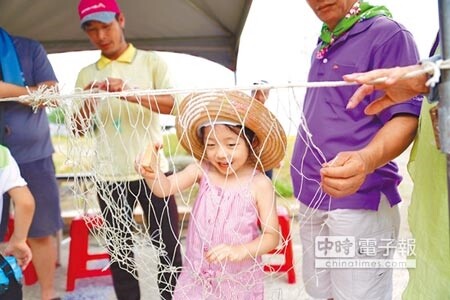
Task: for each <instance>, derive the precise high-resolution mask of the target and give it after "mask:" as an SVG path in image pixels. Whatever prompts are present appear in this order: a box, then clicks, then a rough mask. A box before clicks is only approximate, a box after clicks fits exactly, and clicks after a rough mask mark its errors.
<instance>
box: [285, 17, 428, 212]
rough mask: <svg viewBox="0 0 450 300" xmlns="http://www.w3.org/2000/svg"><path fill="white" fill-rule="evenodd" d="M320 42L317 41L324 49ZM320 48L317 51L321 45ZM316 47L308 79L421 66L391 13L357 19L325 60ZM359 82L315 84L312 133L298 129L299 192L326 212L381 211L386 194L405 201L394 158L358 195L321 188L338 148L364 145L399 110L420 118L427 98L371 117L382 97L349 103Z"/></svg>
mask: <svg viewBox="0 0 450 300" xmlns="http://www.w3.org/2000/svg"><path fill="white" fill-rule="evenodd" d="M319 46H320V45H318V48H319ZM318 48H317V49H318ZM317 49H316V50H315V51H314V54H313V57H312V62H311V69H310V72H309V77H308V80H309V81H340V80H342V76H343V75H345V74H349V73H354V72H366V71H369V70H373V69H379V68H389V67H394V66H405V65H413V64H416V63H417V62H418V60H419V56H418V52H417V48H416V45H415V43H414V41H413V38H412V35H411V34H410V33H409V32H408V31H407V30H406V29H405V28H404V27H402V26H401V25H399V24H398V23H396V22H395V21H393V20H391V19H389V18H386V17H374V18H371V19H368V20H365V21H363V22H360V23H356V24H355V25H354V26H353V27H352V28H351V29H350V30H349V31H348V32H347V33H345V34H344V35H343V36H341V37H340V38H339V39H338V40H337V41H336V42H335V43H334V44H332V46H331V47H330V48H329V51H328V53H327V55H326V58H324V59H321V60H319V59H316V57H315V53H316V51H317ZM356 89H357V86H345V87H333V88H311V89H308V90H307V92H306V95H305V102H304V111H303V112H304V116H305V122H306V126H307V128H308V129H309V131H310V133H311V135H307V134H306V133H305V131H304V129H303V127H302V126H300V127H299V130H298V136H297V140H296V143H295V147H294V153H293V156H292V163H291V176H292V181H293V185H294V193H295V195H296V197H297V199H299V200H300V201H301V202H302V203H304V204H306V205H309V206H311V207H316V208H319V209H323V210H328V209H337V208H352V209H371V210H377V209H378V205H379V202H380V196H381V193H384V194H385V195H386V196H387V198H388V200H389V201H390V203H391V205H394V204H396V203H398V202H400V201H401V199H400V195H399V193H398V191H397V185H398V184H399V183H400V181H401V176H400V175H399V174H398V167H397V166H396V164H395V163H394V162H389V163H388V164H386V165H385V166H383V167H381V168H379V169H377V170H376V171H375V172H374V173H372V174H369V175H368V176H367V178H366V181H365V182H364V184H363V185H362V186H361V188H360V189H359V191H357V192H356V193H355V194H353V195H350V196H347V197H343V198H339V199H336V200H334V199H333V198H331V197H330V196H329V195H327V194H325V193H324V192H323V191H322V189H321V188H320V173H319V171H320V169H321V165H322V164H323V163H324V162H326V161H331V160H332V159H333V158H334V157H335V156H336V155H337V154H338V153H339V152H342V151H354V150H359V149H361V148H363V147H365V146H366V145H367V144H368V143H369V142H370V141H371V140H372V139H373V137H374V135H375V134H376V133H377V132H378V130H379V129H380V128H381V127H383V126H384V124H385V123H386V122H388V121H389V120H390V119H391V118H392V117H394V116H395V115H396V114H399V113H401V114H411V115H414V116H418V115H419V113H420V106H421V100H422V97H416V98H413V99H412V100H410V101H409V102H405V103H402V104H398V105H395V106H392V107H390V108H388V109H386V110H384V111H383V112H382V113H380V114H379V115H376V116H366V115H365V114H364V108H365V107H366V106H367V104H368V103H370V102H372V101H373V100H375V99H376V98H378V97H380V95H381V94H380V93H375V94H373V95H371V96H368V97H366V98H365V99H364V101H363V102H362V103H361V104H359V106H358V107H357V108H355V109H351V110H347V109H346V105H347V103H348V100H349V99H350V97H351V96H352V94H353V93H354V92H355V90H356Z"/></svg>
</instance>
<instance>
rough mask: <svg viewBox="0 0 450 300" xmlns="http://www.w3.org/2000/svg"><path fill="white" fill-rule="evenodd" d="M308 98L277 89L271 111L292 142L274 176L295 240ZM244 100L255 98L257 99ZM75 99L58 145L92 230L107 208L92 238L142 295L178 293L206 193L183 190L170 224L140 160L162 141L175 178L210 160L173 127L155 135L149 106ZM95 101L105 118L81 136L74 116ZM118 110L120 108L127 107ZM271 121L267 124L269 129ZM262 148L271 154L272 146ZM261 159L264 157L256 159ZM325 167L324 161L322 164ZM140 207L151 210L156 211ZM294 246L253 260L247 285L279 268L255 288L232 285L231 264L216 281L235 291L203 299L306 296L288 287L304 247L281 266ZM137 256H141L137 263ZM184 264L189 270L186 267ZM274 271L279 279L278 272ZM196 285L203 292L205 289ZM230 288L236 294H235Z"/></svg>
mask: <svg viewBox="0 0 450 300" xmlns="http://www.w3.org/2000/svg"><path fill="white" fill-rule="evenodd" d="M303 90H304V89H301V88H294V87H289V88H275V89H272V90H271V96H270V99H271V100H270V101H269V102H268V103H267V105H268V106H269V110H270V111H271V112H272V113H273V114H274V115H276V116H277V117H278V120H280V122H281V123H282V126H283V128H284V129H285V132H286V134H287V136H288V147H287V150H286V156H285V158H284V161H282V162H281V164H280V166H279V168H275V169H274V170H273V184H274V186H275V190H276V201H277V203H278V207H279V212H280V214H283V215H284V214H285V215H290V217H289V218H287V220H288V222H289V225H290V228H291V235H290V236H289V239H298V234H297V233H296V232H297V230H298V222H299V221H300V222H301V220H299V219H298V214H297V201H296V200H295V199H294V198H293V195H292V187H291V181H290V176H289V168H290V155H291V151H292V146H293V141H294V140H295V135H294V134H295V132H296V131H297V127H298V125H299V124H298V118H297V117H296V116H299V115H301V114H300V111H301V100H300V99H303ZM204 92H206V94H207V95H210V96H211V95H214V94H217V93H223V92H222V91H217V90H213V89H212V90H211V91H204ZM244 92H246V93H247V94H250V91H244ZM141 94H142V92H141ZM75 95H76V96H74V97H73V98H69V97H67V98H65V99H63V100H62V101H60V103H59V106H58V108H57V110H58V113H56V115H57V116H58V118H57V119H58V120H57V121H56V122H57V123H60V125H59V126H58V129H57V130H56V135H57V136H58V139H54V140H57V141H58V142H56V143H55V148H56V149H57V152H58V153H59V155H61V157H63V159H62V160H63V161H62V165H63V168H64V169H65V172H70V173H71V174H73V196H74V197H73V199H75V200H74V201H73V202H74V205H75V209H76V210H77V212H78V214H79V215H80V216H83V217H84V218H85V220H86V222H92V221H93V220H94V222H97V221H96V220H97V219H93V218H91V217H92V216H93V215H101V213H100V207H99V203H101V205H102V206H103V222H100V223H98V222H97V223H96V224H95V226H94V230H92V235H93V236H94V237H95V238H96V240H97V241H99V242H100V244H101V245H103V246H105V247H106V248H107V249H108V252H109V254H110V256H111V263H112V262H117V263H118V264H119V266H120V267H121V268H122V269H125V270H127V271H128V272H130V273H131V274H133V275H134V276H135V277H136V278H138V279H139V282H140V285H141V291H143V290H145V291H146V293H148V294H151V295H157V294H158V293H160V292H162V291H163V290H164V289H165V290H167V291H173V289H174V285H175V283H176V282H175V281H174V278H175V277H176V276H178V274H179V273H180V271H181V270H182V268H185V267H188V264H189V263H190V262H189V259H187V258H186V255H185V254H186V233H187V227H188V224H189V222H191V224H195V223H196V221H197V220H196V219H195V216H194V215H192V214H191V212H192V207H193V205H194V202H195V199H196V196H197V192H198V185H193V186H192V187H190V188H188V189H186V190H184V191H181V190H179V191H178V192H177V193H176V194H175V199H176V200H175V201H176V204H177V206H178V222H176V223H175V222H170V221H168V220H169V219H170V218H169V216H168V215H169V214H170V213H173V211H172V210H173V209H172V208H171V207H170V201H163V200H159V201H158V202H155V201H154V200H153V201H152V200H150V198H151V192H150V190H149V189H148V187H147V186H146V185H145V184H144V183H143V181H139V175H138V174H137V173H136V171H135V170H134V159H135V157H136V155H138V154H139V153H142V152H143V151H145V149H146V146H147V144H148V142H149V141H152V140H153V141H152V142H154V139H155V138H156V139H160V140H159V141H158V142H162V144H163V153H164V157H165V159H166V161H167V165H166V166H167V167H168V169H167V170H166V171H168V172H177V171H179V170H182V169H183V168H184V167H186V165H188V164H190V163H197V164H199V165H200V164H201V163H202V161H203V159H204V157H202V158H201V159H200V160H195V159H194V158H192V156H191V155H189V154H188V153H187V152H186V150H185V149H184V148H183V147H182V146H181V144H180V142H179V140H178V138H177V136H176V133H175V129H174V128H173V127H168V128H163V129H162V135H161V136H158V135H154V134H153V133H152V132H151V130H152V128H151V126H150V125H149V123H151V122H154V121H155V120H154V119H152V120H148V119H146V114H147V113H148V112H147V110H148V109H147V108H144V107H143V106H139V105H133V108H130V107H127V106H126V105H122V104H124V103H125V101H123V100H121V99H118V98H111V97H106V95H105V94H104V93H98V96H97V95H96V91H91V92H90V93H76V94H75ZM141 96H152V95H151V92H148V94H147V95H141ZM92 98H94V99H95V101H96V105H97V110H96V114H97V115H96V117H92V118H90V119H89V122H87V123H84V124H83V128H80V126H79V124H80V123H79V122H78V123H77V122H75V121H74V116H75V117H76V116H77V114H80V107H81V105H80V103H83V101H86V100H89V99H92ZM89 101H91V100H89ZM117 102H119V103H120V105H119V106H117ZM121 105H122V106H121ZM81 111H82V109H81ZM296 112H298V113H296ZM51 114H54V113H51ZM245 118H246V116H245V115H244V117H243V119H242V120H241V121H242V123H245V121H246V120H245ZM269 121H270V120H261V122H269ZM156 124H158V123H156ZM158 126H160V125H159V124H158ZM186 130H187V129H186ZM182 134H183V133H182ZM155 136H156V137H155ZM260 142H262V145H263V146H264V143H265V141H264V140H262V141H260ZM254 155H257V154H256V153H254ZM256 159H258V157H256ZM318 159H321V160H322V158H318ZM136 180H137V183H136ZM131 182H133V183H131ZM140 202H141V203H147V205H148V207H145V204H144V206H143V205H142V204H141V203H140ZM155 203H159V204H160V206H161V209H160V210H159V212H157V211H155V209H154V207H153V206H154V205H155ZM161 212H162V213H161ZM164 219H165V220H164ZM242 221H243V222H245V221H246V220H242ZM149 222H150V223H151V224H149ZM243 224H244V223H243ZM191 226H192V225H191ZM164 234H165V236H164ZM168 235H169V236H171V237H172V238H174V240H175V243H172V244H170V245H166V244H165V242H164V238H166V239H167V236H168ZM281 235H282V233H281V230H280V236H281ZM238 237H239V233H236V237H235V239H236V240H239V238H238ZM169 240H170V238H169ZM288 241H289V240H285V239H280V245H279V246H278V247H277V249H275V252H274V253H271V254H265V255H263V256H262V259H261V257H254V258H252V259H251V260H252V263H251V264H248V266H246V267H245V268H243V269H242V270H241V271H239V272H238V274H241V275H243V276H241V277H240V278H245V277H249V275H248V274H254V273H255V272H254V269H257V270H258V272H261V273H262V271H263V270H266V271H268V270H269V269H268V267H269V266H273V268H272V272H270V271H268V272H265V273H263V274H265V275H264V276H263V277H251V276H250V278H248V281H246V282H238V281H237V280H236V279H234V278H228V277H229V276H230V275H229V274H228V273H227V272H225V270H226V269H227V268H228V267H227V263H222V264H219V267H218V269H216V272H215V274H214V281H215V282H228V284H229V286H228V289H226V290H223V291H218V290H217V289H218V287H217V286H216V287H215V290H214V289H213V287H214V286H211V280H204V281H202V283H201V284H200V285H201V286H202V287H203V291H202V297H206V298H208V297H209V296H208V293H211V294H210V296H212V295H216V296H217V295H219V297H220V298H229V297H231V298H233V297H238V295H239V293H240V292H241V291H248V290H249V289H251V288H252V286H254V285H255V284H256V285H258V284H262V285H263V286H264V294H265V295H266V298H267V297H271V298H270V299H274V297H275V299H283V297H285V296H286V288H287V287H288V286H289V287H288V288H289V289H291V291H289V293H288V294H289V295H292V287H294V286H295V288H296V289H297V292H296V294H298V295H299V296H301V295H304V288H303V287H302V285H301V284H300V282H299V281H298V280H297V283H296V284H295V285H289V284H287V281H288V279H287V278H288V276H287V274H288V273H289V272H287V271H292V270H289V269H294V270H295V272H296V273H299V272H300V261H299V256H298V255H299V254H300V250H299V248H298V243H294V244H293V245H294V249H293V250H294V253H295V255H296V259H294V262H293V265H292V266H287V267H286V266H285V267H284V268H283V271H281V270H282V268H281V267H280V266H282V265H283V264H284V263H285V261H286V256H285V252H284V251H285V249H286V247H285V246H287V243H288ZM295 245H297V246H295ZM291 246H292V245H291ZM168 247H169V248H171V249H168ZM174 247H175V248H176V249H175V250H174V249H173V248H174ZM130 253H134V256H133V255H130ZM177 255H178V256H177ZM180 255H181V256H180ZM180 257H181V258H182V260H183V264H181V262H180V260H179V259H180ZM265 267H266V268H265ZM274 270H278V271H279V272H273V271H274ZM290 273H291V274H293V273H292V272H290ZM245 274H247V275H245ZM227 276H228V277H227ZM290 276H292V275H290ZM251 278H253V279H251ZM291 280H293V279H291ZM195 284H196V285H197V284H198V282H196V283H195ZM142 285H144V286H142ZM230 286H232V287H233V288H232V289H230ZM149 291H151V292H149Z"/></svg>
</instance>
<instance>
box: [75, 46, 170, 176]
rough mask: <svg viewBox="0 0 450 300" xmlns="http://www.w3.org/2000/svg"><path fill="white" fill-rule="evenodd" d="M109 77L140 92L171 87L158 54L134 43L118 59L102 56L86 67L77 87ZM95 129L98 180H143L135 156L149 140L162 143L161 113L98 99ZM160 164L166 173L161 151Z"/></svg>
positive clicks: (164, 66)
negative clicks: (135, 162) (140, 47)
mask: <svg viewBox="0 0 450 300" xmlns="http://www.w3.org/2000/svg"><path fill="white" fill-rule="evenodd" d="M108 77H111V78H121V79H123V80H124V82H125V83H126V84H127V85H128V86H130V87H133V88H138V89H169V88H172V86H171V83H170V77H169V72H168V68H167V65H166V63H165V62H164V61H163V60H162V59H161V58H160V57H159V56H158V54H157V53H155V52H152V51H143V50H138V49H136V48H135V47H134V46H133V45H131V44H130V45H129V46H128V48H127V50H126V51H125V52H124V53H123V54H122V55H121V56H120V57H119V58H118V59H116V60H109V59H108V58H106V57H104V56H101V57H100V59H99V60H98V61H97V62H96V63H94V64H91V65H89V66H87V67H85V68H83V69H82V70H81V71H80V73H79V74H78V79H77V81H76V87H77V88H81V89H83V88H84V87H86V86H87V85H89V84H91V83H92V82H95V81H103V80H105V79H106V78H108ZM77 106H78V105H77ZM78 107H80V106H78ZM93 126H95V127H94V128H95V129H94V130H93V131H92V133H93V136H94V145H95V146H94V148H95V151H94V158H93V164H94V166H93V168H94V170H93V171H94V172H95V175H96V176H97V178H99V180H105V181H132V180H138V179H140V178H141V176H140V175H138V174H137V173H136V171H135V170H134V160H135V157H136V156H137V155H138V153H141V152H142V151H144V150H145V148H146V146H147V144H148V143H149V142H150V141H151V142H153V143H154V142H160V143H162V134H161V126H160V122H159V114H158V113H155V112H153V111H151V110H150V109H148V108H146V107H144V106H141V105H139V104H136V103H130V102H127V101H124V100H121V99H118V98H106V99H99V104H98V108H97V112H96V114H95V116H94V120H93ZM160 161H161V165H160V167H161V169H162V170H163V171H164V172H167V171H168V170H169V165H168V162H167V159H166V158H165V157H164V154H163V152H162V151H160Z"/></svg>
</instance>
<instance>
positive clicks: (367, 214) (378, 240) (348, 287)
mask: <svg viewBox="0 0 450 300" xmlns="http://www.w3.org/2000/svg"><path fill="white" fill-rule="evenodd" d="M335 201H339V200H335ZM399 226H400V214H399V209H398V207H397V205H396V206H394V207H391V206H390V204H389V202H388V200H387V199H386V197H385V196H384V195H382V197H381V201H380V206H379V208H378V211H372V210H363V209H337V210H333V211H324V210H313V209H312V208H309V207H307V206H306V205H303V204H300V237H301V241H302V248H303V260H302V261H303V262H302V269H303V274H302V275H303V276H302V277H303V282H304V284H305V289H306V291H307V293H308V294H309V295H310V296H312V297H314V298H324V299H329V298H334V299H335V300H338V299H343V300H350V299H355V300H361V299H365V300H368V299H380V300H388V299H392V271H393V270H392V269H390V268H384V269H383V268H368V269H361V268H348V269H343V268H320V269H319V268H317V269H316V268H315V259H316V258H317V257H316V256H317V255H316V253H315V251H316V249H315V248H316V247H317V246H315V244H314V243H315V238H316V237H317V236H330V237H333V236H334V237H336V236H350V237H354V239H355V241H356V242H355V247H356V255H355V256H354V257H353V258H352V259H358V260H364V259H392V255H393V252H394V251H392V252H391V253H390V255H387V254H386V249H387V248H391V247H390V246H389V245H388V243H389V244H392V243H395V241H396V239H397V237H398V230H399ZM319 240H323V237H320V238H319ZM367 243H374V244H376V248H374V247H372V248H366V247H365V246H367ZM364 245H365V246H364ZM393 248H394V250H395V247H393ZM368 249H372V250H373V249H376V252H375V253H374V252H373V251H371V252H370V251H368ZM391 250H392V249H391Z"/></svg>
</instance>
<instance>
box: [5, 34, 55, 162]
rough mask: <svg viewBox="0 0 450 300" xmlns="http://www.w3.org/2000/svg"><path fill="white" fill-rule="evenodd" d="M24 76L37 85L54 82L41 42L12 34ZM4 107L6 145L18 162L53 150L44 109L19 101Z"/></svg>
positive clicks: (39, 156) (7, 103)
mask: <svg viewBox="0 0 450 300" xmlns="http://www.w3.org/2000/svg"><path fill="white" fill-rule="evenodd" d="M12 39H13V42H14V46H15V47H16V51H17V56H18V58H19V62H20V65H21V68H22V72H23V75H24V78H25V85H27V86H36V85H38V84H39V83H42V82H44V81H56V80H57V79H56V76H55V73H54V71H53V68H52V66H51V64H50V61H49V60H48V58H47V53H46V52H45V50H44V48H43V47H42V45H41V44H40V43H39V42H37V41H34V40H30V39H27V38H22V37H14V36H12ZM0 105H2V106H4V118H5V127H6V134H5V144H6V146H7V147H8V148H9V150H10V151H11V154H12V155H13V157H14V158H15V159H16V161H17V163H19V164H22V163H27V162H33V161H36V160H39V159H42V158H46V157H49V156H50V155H52V153H53V151H54V150H53V146H52V143H51V139H50V129H49V124H48V119H47V114H46V112H45V109H38V110H37V112H33V110H32V108H31V107H30V106H27V105H23V104H21V103H18V102H4V103H0Z"/></svg>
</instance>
